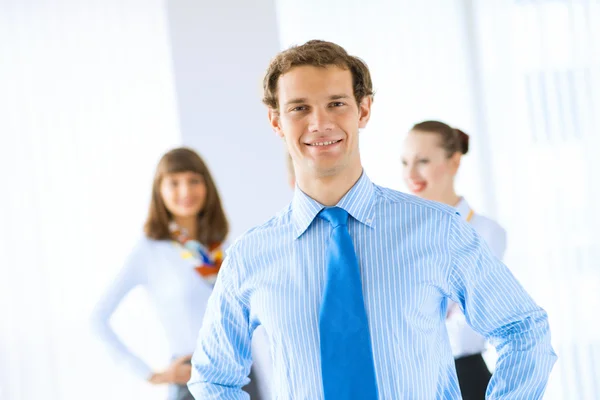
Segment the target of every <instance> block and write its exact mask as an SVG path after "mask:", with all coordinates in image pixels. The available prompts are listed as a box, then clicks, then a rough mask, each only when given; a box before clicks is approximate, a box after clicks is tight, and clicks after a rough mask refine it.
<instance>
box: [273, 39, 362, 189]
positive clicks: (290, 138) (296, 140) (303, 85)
mask: <svg viewBox="0 0 600 400" xmlns="http://www.w3.org/2000/svg"><path fill="white" fill-rule="evenodd" d="M263 88H264V98H263V102H264V103H265V104H266V105H267V107H268V108H269V120H270V122H271V126H272V127H273V129H274V130H275V132H276V133H277V134H278V135H279V136H280V137H282V138H284V139H285V141H286V145H287V148H288V151H289V153H290V155H291V157H292V159H293V160H294V164H295V165H296V168H297V170H296V173H297V178H298V179H302V177H303V176H307V177H313V178H322V177H328V176H335V175H337V174H339V173H341V172H343V171H346V170H347V169H348V168H351V169H352V170H356V169H359V170H360V169H362V166H361V164H360V155H359V152H358V130H359V129H360V128H364V127H365V126H366V124H367V122H368V121H369V117H370V112H371V103H372V96H373V86H372V82H371V75H370V73H369V69H368V68H367V66H366V64H365V63H364V62H363V61H362V60H360V59H359V58H357V57H353V56H350V55H349V54H348V53H347V52H346V51H345V50H344V49H343V48H342V47H340V46H338V45H336V44H334V43H330V42H324V41H317V40H312V41H310V42H307V43H305V44H304V45H301V46H296V47H292V48H290V49H288V50H285V51H283V52H281V53H279V54H278V55H277V56H276V57H275V58H274V59H273V60H272V61H271V64H270V66H269V68H268V70H267V73H266V75H265V78H264V86H263Z"/></svg>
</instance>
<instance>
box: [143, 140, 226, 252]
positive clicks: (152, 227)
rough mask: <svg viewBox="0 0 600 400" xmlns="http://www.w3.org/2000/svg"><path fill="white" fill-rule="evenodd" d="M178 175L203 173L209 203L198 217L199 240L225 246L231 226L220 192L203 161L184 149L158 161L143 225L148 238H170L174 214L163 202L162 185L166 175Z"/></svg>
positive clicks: (170, 153)
mask: <svg viewBox="0 0 600 400" xmlns="http://www.w3.org/2000/svg"><path fill="white" fill-rule="evenodd" d="M178 172H195V173H197V174H200V175H202V177H203V178H204V184H205V185H206V200H205V202H204V208H203V209H202V211H200V213H199V214H198V231H197V232H196V238H197V239H198V241H199V242H200V243H203V244H205V245H211V244H216V243H222V242H223V240H225V238H226V237H227V233H228V231H229V224H228V222H227V217H225V212H224V211H223V206H222V205H221V198H220V197H219V192H218V191H217V187H216V185H215V183H214V181H213V178H212V176H211V174H210V171H209V170H208V168H207V167H206V164H205V163H204V161H203V160H202V158H201V157H200V156H199V155H198V153H196V152H195V151H194V150H191V149H189V148H185V147H180V148H176V149H173V150H171V151H169V152H167V153H166V154H165V155H163V156H162V158H161V159H160V161H159V162H158V165H157V167H156V173H155V174H154V182H153V184H152V199H151V200H150V209H149V210H148V217H147V219H146V223H145V225H144V232H145V233H146V236H148V237H149V238H152V239H157V240H165V239H171V233H170V231H169V222H170V221H171V218H172V215H171V213H170V212H169V210H167V207H166V206H165V203H164V202H163V199H162V196H161V194H160V185H161V182H162V180H163V178H164V177H165V175H167V174H173V173H178Z"/></svg>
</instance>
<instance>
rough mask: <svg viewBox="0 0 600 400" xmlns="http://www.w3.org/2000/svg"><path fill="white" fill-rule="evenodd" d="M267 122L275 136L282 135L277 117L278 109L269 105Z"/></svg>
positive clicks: (279, 120)
mask: <svg viewBox="0 0 600 400" xmlns="http://www.w3.org/2000/svg"><path fill="white" fill-rule="evenodd" d="M268 116H269V124H271V128H273V131H274V132H275V134H277V136H279V137H280V138H282V137H283V129H281V118H279V111H278V110H275V109H273V108H271V107H269V114H268Z"/></svg>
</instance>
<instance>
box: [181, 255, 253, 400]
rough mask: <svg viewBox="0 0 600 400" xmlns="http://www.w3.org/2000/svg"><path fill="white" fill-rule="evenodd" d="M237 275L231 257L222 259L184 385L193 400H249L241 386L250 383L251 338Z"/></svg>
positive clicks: (246, 309) (237, 270) (247, 312)
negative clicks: (186, 382)
mask: <svg viewBox="0 0 600 400" xmlns="http://www.w3.org/2000/svg"><path fill="white" fill-rule="evenodd" d="M234 257H235V256H234ZM239 272H240V271H239V269H238V265H237V264H236V263H235V260H234V258H232V257H231V256H228V257H226V258H225V260H224V262H223V265H222V266H221V270H220V271H219V276H218V278H217V282H216V284H215V288H214V290H213V293H212V294H211V297H210V299H209V301H208V305H207V309H206V314H205V316H204V321H203V323H202V328H201V329H200V334H199V336H198V343H197V345H196V351H195V352H194V355H193V357H192V376H191V378H190V381H189V382H188V388H189V390H190V392H191V393H192V394H193V395H194V397H195V398H196V399H202V400H230V399H231V400H247V399H249V396H248V394H247V393H245V392H243V391H242V387H243V386H245V385H246V384H247V383H248V382H249V381H250V380H249V379H248V374H249V373H250V366H251V364H252V356H251V336H252V335H251V330H250V324H249V311H248V307H247V305H246V304H245V303H244V299H242V298H241V297H240V295H239V288H240V281H239Z"/></svg>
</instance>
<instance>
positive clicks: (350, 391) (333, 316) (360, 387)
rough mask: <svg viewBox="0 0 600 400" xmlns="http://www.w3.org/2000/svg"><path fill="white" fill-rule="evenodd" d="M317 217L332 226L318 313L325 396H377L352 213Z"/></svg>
mask: <svg viewBox="0 0 600 400" xmlns="http://www.w3.org/2000/svg"><path fill="white" fill-rule="evenodd" d="M319 217H320V218H322V219H324V220H326V221H328V222H329V223H330V224H331V226H332V228H333V229H332V231H331V237H330V239H329V247H328V249H327V281H326V283H325V290H324V293H323V301H322V303H321V310H320V314H319V332H320V335H321V373H322V377H323V391H324V393H325V400H350V399H356V400H377V382H376V380H375V367H374V364H373V353H372V350H371V336H370V334H369V322H368V320H367V312H366V310H365V304H364V301H363V294H362V284H361V279H360V268H359V266H358V259H357V258H356V253H355V252H354V245H353V244H352V239H351V238H350V233H349V232H348V213H347V212H346V211H345V210H343V209H341V208H339V207H331V208H325V209H324V210H322V211H321V213H320V214H319Z"/></svg>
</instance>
